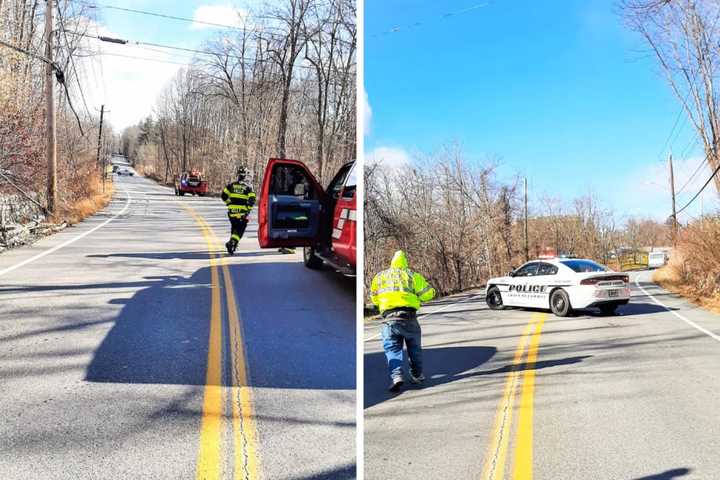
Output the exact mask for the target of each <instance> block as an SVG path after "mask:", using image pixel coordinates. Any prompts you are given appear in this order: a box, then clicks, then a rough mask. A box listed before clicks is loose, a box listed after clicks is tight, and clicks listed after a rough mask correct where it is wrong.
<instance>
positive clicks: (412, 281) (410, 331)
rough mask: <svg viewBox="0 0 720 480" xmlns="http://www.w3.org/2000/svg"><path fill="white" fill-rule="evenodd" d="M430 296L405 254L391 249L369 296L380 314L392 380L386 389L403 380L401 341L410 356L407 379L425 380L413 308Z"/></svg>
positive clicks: (397, 388) (430, 290)
mask: <svg viewBox="0 0 720 480" xmlns="http://www.w3.org/2000/svg"><path fill="white" fill-rule="evenodd" d="M434 297H435V289H434V288H432V287H431V286H430V285H429V284H428V282H427V280H425V278H424V277H423V276H422V275H420V274H419V273H415V272H413V271H412V270H410V268H409V267H408V259H407V256H406V255H405V252H403V251H402V250H398V251H397V252H395V255H394V256H393V258H392V262H391V263H390V268H389V269H387V270H383V271H382V272H380V273H378V274H377V275H375V278H373V281H372V285H371V288H370V298H371V300H372V302H373V303H374V304H375V305H377V307H378V308H379V309H380V315H382V317H383V326H382V341H383V349H384V350H385V357H387V362H388V370H389V371H390V378H391V380H392V382H391V383H390V387H389V388H388V390H389V391H391V392H393V393H397V392H399V391H400V387H401V386H402V384H403V371H402V357H403V342H404V343H405V345H406V346H407V353H408V358H409V360H410V362H409V363H410V381H411V382H412V383H414V384H418V383H422V382H423V380H425V375H423V365H422V342H421V331H420V324H419V323H418V321H417V310H418V309H419V308H420V305H421V303H424V302H428V301H430V300H432V299H433V298H434Z"/></svg>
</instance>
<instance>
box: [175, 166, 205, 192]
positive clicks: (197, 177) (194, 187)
mask: <svg viewBox="0 0 720 480" xmlns="http://www.w3.org/2000/svg"><path fill="white" fill-rule="evenodd" d="M186 193H191V194H193V195H198V196H200V197H202V196H204V195H207V193H208V182H207V180H205V179H203V177H202V174H201V173H200V172H198V171H197V170H191V171H189V172H183V173H182V174H181V175H180V177H179V178H178V179H177V180H175V195H180V196H183V195H185V194H186Z"/></svg>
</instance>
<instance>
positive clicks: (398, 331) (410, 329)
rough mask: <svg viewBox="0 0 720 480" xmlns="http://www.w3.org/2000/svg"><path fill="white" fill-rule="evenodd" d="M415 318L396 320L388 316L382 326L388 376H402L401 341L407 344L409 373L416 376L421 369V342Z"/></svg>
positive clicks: (418, 325)
mask: <svg viewBox="0 0 720 480" xmlns="http://www.w3.org/2000/svg"><path fill="white" fill-rule="evenodd" d="M421 334H422V332H421V331H420V324H419V323H418V321H417V319H415V318H413V319H409V320H396V319H391V318H388V319H386V320H385V324H384V325H383V327H382V340H383V349H385V357H387V362H388V370H389V371H390V377H392V378H393V379H395V378H402V376H403V372H402V365H403V342H405V345H406V346H407V353H408V360H409V363H410V373H412V374H413V376H415V377H417V376H418V375H420V374H421V373H422V371H423V369H422V342H421Z"/></svg>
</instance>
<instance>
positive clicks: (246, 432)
mask: <svg viewBox="0 0 720 480" xmlns="http://www.w3.org/2000/svg"><path fill="white" fill-rule="evenodd" d="M223 278H224V279H225V285H226V287H227V292H228V296H227V298H228V312H229V317H230V318H229V320H230V343H231V348H232V362H233V386H232V409H233V438H234V443H235V462H234V465H235V479H236V480H239V479H254V478H258V472H259V470H260V469H259V465H258V464H259V457H258V454H257V448H256V445H257V441H256V428H255V419H254V418H253V413H252V397H251V392H250V387H249V386H248V384H247V383H248V382H247V378H248V375H247V367H246V360H245V348H244V346H243V345H244V343H243V338H242V333H241V330H240V319H239V317H238V314H237V304H236V303H235V294H234V291H233V283H232V277H231V275H230V270H229V269H228V267H227V265H223Z"/></svg>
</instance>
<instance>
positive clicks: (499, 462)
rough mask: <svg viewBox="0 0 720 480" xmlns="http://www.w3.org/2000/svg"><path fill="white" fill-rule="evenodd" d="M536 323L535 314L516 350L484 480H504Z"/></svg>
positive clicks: (497, 417) (506, 383)
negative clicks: (522, 375) (522, 371)
mask: <svg viewBox="0 0 720 480" xmlns="http://www.w3.org/2000/svg"><path fill="white" fill-rule="evenodd" d="M535 321H536V317H535V314H533V315H532V317H531V318H530V322H529V323H528V324H527V325H526V326H525V329H524V331H523V334H522V336H521V337H520V341H519V342H518V346H517V348H516V349H515V355H514V357H513V363H512V365H511V368H512V370H511V371H510V373H508V375H507V379H506V380H505V388H504V391H503V396H502V399H501V400H500V403H499V405H498V408H497V412H496V413H495V426H494V428H493V430H492V434H491V437H490V445H489V447H488V453H487V458H486V460H485V468H484V469H483V474H482V478H483V480H502V479H503V478H504V475H505V457H506V454H507V448H508V444H509V439H510V431H511V430H510V427H511V426H512V418H513V406H514V403H515V392H516V390H517V385H518V380H519V378H520V372H519V369H518V367H519V366H520V365H521V364H522V361H523V357H524V356H525V347H526V346H527V343H528V338H529V336H530V333H531V331H532V328H533V325H534V324H535Z"/></svg>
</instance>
